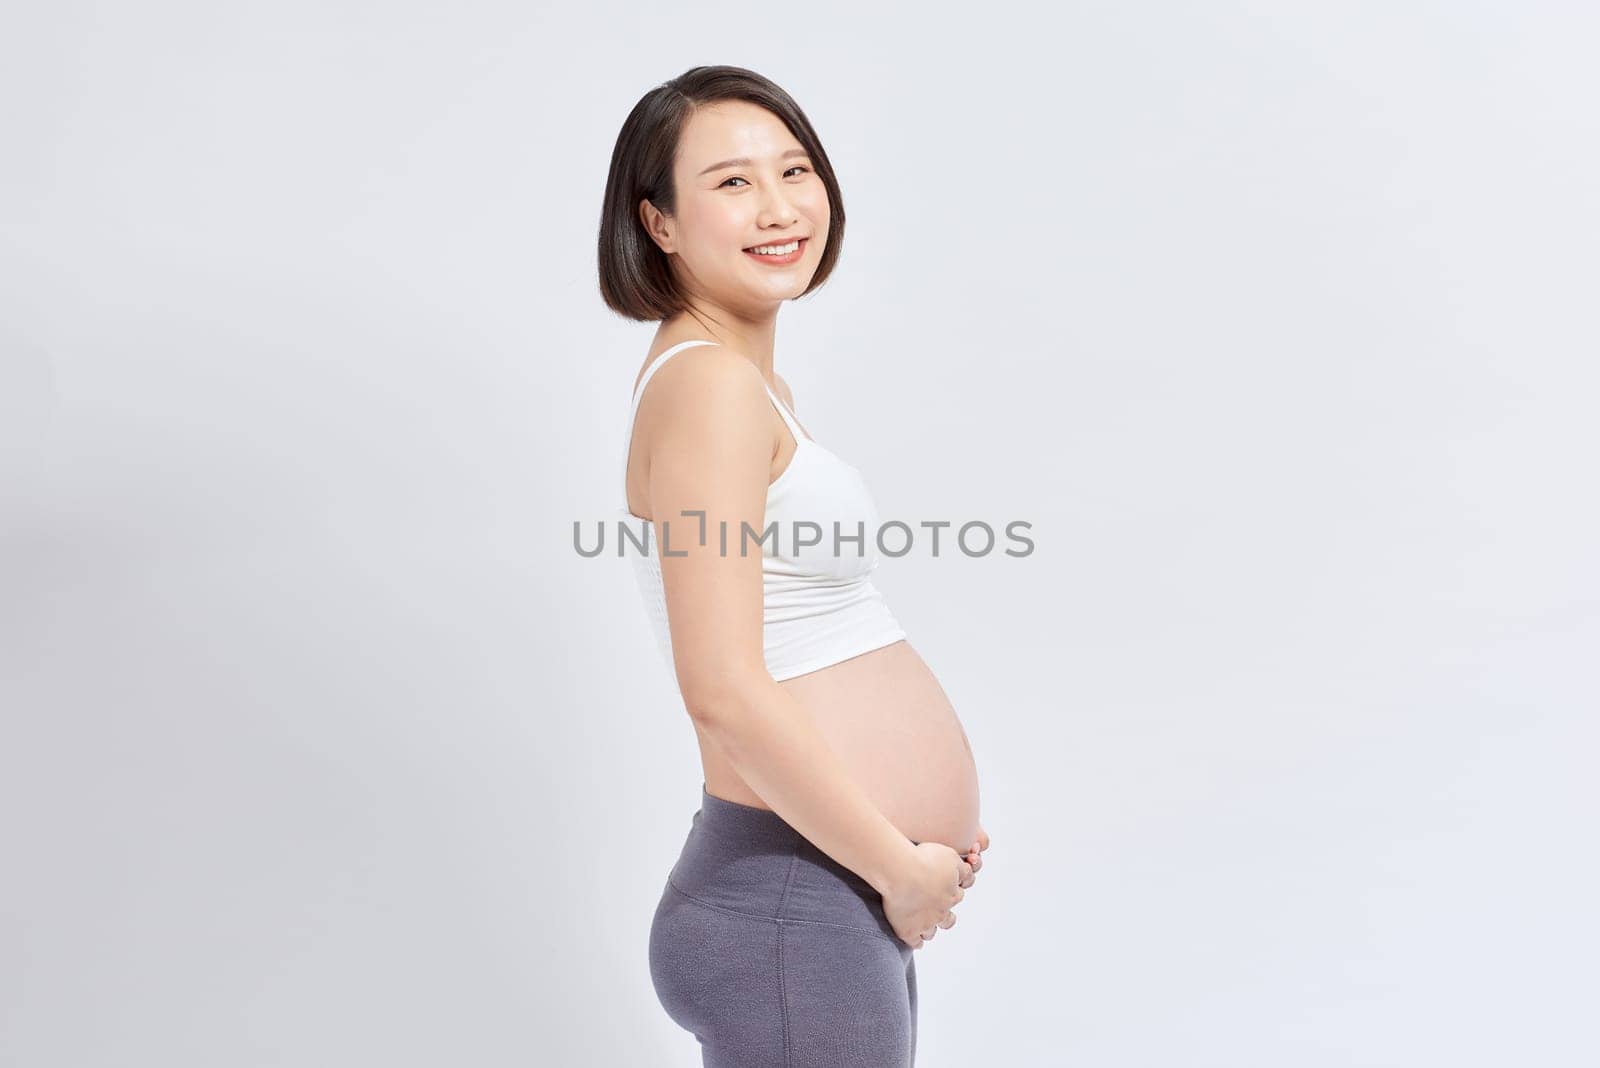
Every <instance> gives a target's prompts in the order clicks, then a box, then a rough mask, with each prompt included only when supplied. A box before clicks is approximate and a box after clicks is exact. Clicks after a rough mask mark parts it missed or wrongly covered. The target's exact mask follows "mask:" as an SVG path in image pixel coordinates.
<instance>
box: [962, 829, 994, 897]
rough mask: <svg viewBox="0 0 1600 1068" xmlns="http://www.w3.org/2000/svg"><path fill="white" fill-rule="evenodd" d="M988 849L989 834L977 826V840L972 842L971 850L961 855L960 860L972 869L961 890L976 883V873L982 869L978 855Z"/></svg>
mask: <svg viewBox="0 0 1600 1068" xmlns="http://www.w3.org/2000/svg"><path fill="white" fill-rule="evenodd" d="M988 848H989V834H988V832H987V831H985V830H984V829H983V825H982V824H979V825H978V840H977V841H976V842H973V843H972V848H971V849H969V850H967V852H965V853H963V854H962V856H961V859H962V860H965V861H966V862H967V863H968V864H969V865H971V867H972V874H971V875H970V876H968V877H967V879H966V880H965V881H964V882H962V884H961V886H962V888H963V889H968V888H970V887H971V886H972V884H973V883H975V882H977V881H978V872H979V870H980V869H982V867H983V857H982V856H981V855H980V854H982V853H983V851H984V850H985V849H988Z"/></svg>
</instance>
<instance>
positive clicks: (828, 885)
mask: <svg viewBox="0 0 1600 1068" xmlns="http://www.w3.org/2000/svg"><path fill="white" fill-rule="evenodd" d="M668 882H669V884H670V885H671V887H672V888H674V889H676V890H677V891H678V892H679V893H681V894H683V895H684V896H685V897H688V898H691V899H693V900H695V901H698V902H700V903H701V904H702V905H707V906H710V907H712V908H717V909H721V910H724V911H727V912H735V913H741V914H744V915H746V916H750V917H751V918H753V919H759V920H765V921H768V922H771V921H775V920H777V921H785V922H795V923H819V924H827V925H831V926H836V927H846V928H853V929H855V930H857V931H860V932H863V933H870V934H877V935H881V936H883V937H886V938H890V939H893V940H896V941H898V938H897V936H896V935H895V933H894V929H893V927H891V926H890V925H889V922H888V920H887V918H886V917H885V916H884V912H883V897H882V895H880V894H879V893H878V892H877V891H876V890H874V889H873V887H872V885H871V884H870V883H868V882H867V881H866V880H865V879H863V878H862V877H861V876H860V875H857V874H856V873H855V872H853V871H851V870H850V869H849V868H846V867H845V866H844V865H843V864H840V863H839V862H838V861H836V860H834V859H833V858H832V857H830V856H828V855H827V854H826V853H824V852H822V850H820V849H818V848H817V847H816V846H815V845H813V844H812V843H811V842H810V841H809V840H808V839H807V838H806V837H805V836H804V835H802V834H801V833H800V832H799V831H797V830H795V829H794V828H793V827H792V826H790V825H789V824H788V823H786V822H784V819H783V817H782V816H779V815H778V814H777V813H776V812H773V811H771V810H769V809H764V808H756V807H754V806H751V805H742V804H739V803H738V802H736V801H729V800H727V799H725V798H721V797H716V796H714V795H712V794H710V793H707V792H706V789H705V784H704V783H702V784H701V787H700V810H699V811H698V812H696V813H695V814H694V818H693V821H692V824H691V827H690V830H689V835H688V838H687V839H686V840H685V841H684V844H683V850H682V852H681V853H680V855H679V857H678V860H677V863H676V864H674V865H673V868H672V873H671V874H670V875H669V876H668Z"/></svg>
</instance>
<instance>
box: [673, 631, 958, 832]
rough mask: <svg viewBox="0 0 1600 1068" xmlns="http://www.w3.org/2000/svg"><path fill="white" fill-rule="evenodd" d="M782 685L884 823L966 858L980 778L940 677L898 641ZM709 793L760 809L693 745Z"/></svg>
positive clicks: (705, 749)
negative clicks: (886, 822) (944, 846)
mask: <svg viewBox="0 0 1600 1068" xmlns="http://www.w3.org/2000/svg"><path fill="white" fill-rule="evenodd" d="M778 685H780V686H782V687H783V688H784V689H785V690H787V691H788V692H789V693H790V694H792V695H793V696H794V697H795V699H796V700H798V701H799V702H800V703H801V704H802V705H803V706H804V707H805V708H806V709H807V710H808V711H809V712H810V713H811V715H812V717H813V719H814V720H815V722H816V724H817V727H818V729H819V730H820V731H821V732H822V734H823V737H825V738H826V739H827V741H828V744H829V746H831V747H832V748H833V750H834V752H836V753H837V754H838V755H839V757H840V759H841V760H842V761H843V762H844V765H845V767H846V769H847V770H848V771H849V773H850V774H851V776H852V777H853V778H854V779H855V780H856V782H858V783H860V784H861V786H862V788H863V789H864V790H865V791H866V793H867V796H869V797H870V798H872V800H873V802H874V803H875V804H876V805H877V806H878V808H879V810H880V811H882V812H883V814H884V816H886V817H887V818H888V820H889V822H890V823H892V824H894V825H895V827H896V828H898V829H899V831H900V833H902V834H904V835H905V836H906V837H907V838H910V839H911V840H913V841H916V842H943V843H944V844H945V845H948V846H950V847H951V848H952V849H955V850H958V851H960V852H965V851H966V850H967V849H969V848H970V847H971V846H972V843H973V841H974V840H975V839H976V838H977V832H978V773H977V768H976V766H975V765H974V763H973V759H972V752H971V750H970V749H969V748H968V746H967V739H966V735H965V733H964V732H963V731H962V729H961V721H960V720H959V718H957V716H956V712H955V709H954V708H953V707H951V704H950V699H949V697H947V696H946V695H945V692H944V688H943V687H942V686H940V685H939V680H938V679H936V678H935V677H934V675H933V672H932V671H930V670H929V669H928V665H927V664H926V663H924V662H923V659H922V657H921V656H919V655H918V654H917V651H916V650H915V649H913V648H912V647H911V644H910V643H909V642H906V641H898V642H894V643H892V644H890V645H886V646H884V647H883V648H881V649H874V650H872V651H871V652H867V653H863V654H862V655H860V656H856V657H851V658H850V659H849V660H845V661H842V662H840V663H838V664H833V665H831V666H829V667H825V668H823V669H822V670H820V671H813V672H811V673H810V674H807V675H801V676H798V677H796V678H793V679H785V680H784V681H782V682H780V683H779V684H778ZM701 757H702V760H703V762H704V764H705V782H706V789H707V791H708V792H710V793H712V794H714V795H716V796H718V797H724V798H727V799H728V800H730V801H737V802H739V803H740V804H746V805H755V806H757V807H760V808H770V807H771V806H769V805H767V804H766V803H765V802H763V801H762V800H761V799H760V798H759V797H757V796H756V795H755V793H754V791H752V790H751V789H750V788H749V787H748V786H746V785H745V783H744V782H743V780H741V779H740V778H739V776H738V773H737V772H735V771H734V770H733V767H732V765H730V764H728V763H727V761H726V760H725V759H723V758H722V757H721V755H720V754H719V753H718V752H717V751H716V749H715V748H714V747H713V746H711V745H709V744H702V745H701Z"/></svg>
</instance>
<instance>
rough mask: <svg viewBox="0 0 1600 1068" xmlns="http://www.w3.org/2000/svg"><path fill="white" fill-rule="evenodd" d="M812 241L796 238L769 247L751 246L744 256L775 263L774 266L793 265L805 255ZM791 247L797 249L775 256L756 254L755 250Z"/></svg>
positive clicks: (772, 254) (807, 238)
mask: <svg viewBox="0 0 1600 1068" xmlns="http://www.w3.org/2000/svg"><path fill="white" fill-rule="evenodd" d="M810 240H811V239H810V238H809V237H799V238H794V239H792V240H789V241H782V242H775V243H773V244H768V245H752V246H750V248H747V249H745V250H744V254H745V255H746V256H750V257H752V258H754V259H757V260H760V261H762V262H763V263H774V264H783V263H793V262H794V261H795V260H797V259H799V258H800V257H801V256H803V255H805V251H806V242H808V241H810ZM789 245H795V248H794V249H793V250H792V251H789V252H783V253H777V254H774V253H771V252H756V251H755V249H758V248H785V247H787V246H789Z"/></svg>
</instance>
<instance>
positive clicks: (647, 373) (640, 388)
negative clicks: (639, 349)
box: [633, 338, 717, 408]
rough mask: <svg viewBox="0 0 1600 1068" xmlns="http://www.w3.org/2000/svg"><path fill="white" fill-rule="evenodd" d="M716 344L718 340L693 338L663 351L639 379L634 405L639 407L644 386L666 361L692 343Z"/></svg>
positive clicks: (634, 394) (634, 395) (634, 392)
mask: <svg viewBox="0 0 1600 1068" xmlns="http://www.w3.org/2000/svg"><path fill="white" fill-rule="evenodd" d="M715 344H717V342H715V341H706V340H703V339H701V338H691V339H689V340H688V341H680V342H678V343H677V344H676V345H674V346H672V347H671V348H670V349H668V350H667V351H666V352H663V353H662V354H661V355H660V356H657V357H656V360H655V362H654V363H652V364H651V365H650V366H649V367H647V368H645V372H644V377H643V378H641V379H639V385H638V386H637V387H635V388H634V391H633V406H634V407H635V408H638V407H639V398H640V397H642V396H644V387H645V386H647V385H649V384H650V379H651V378H653V377H654V376H655V373H656V372H657V371H659V370H661V365H662V364H664V363H666V362H667V361H668V360H670V359H672V357H674V356H676V355H677V354H678V353H680V352H682V351H683V350H684V349H686V348H688V347H689V346H691V345H715Z"/></svg>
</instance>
